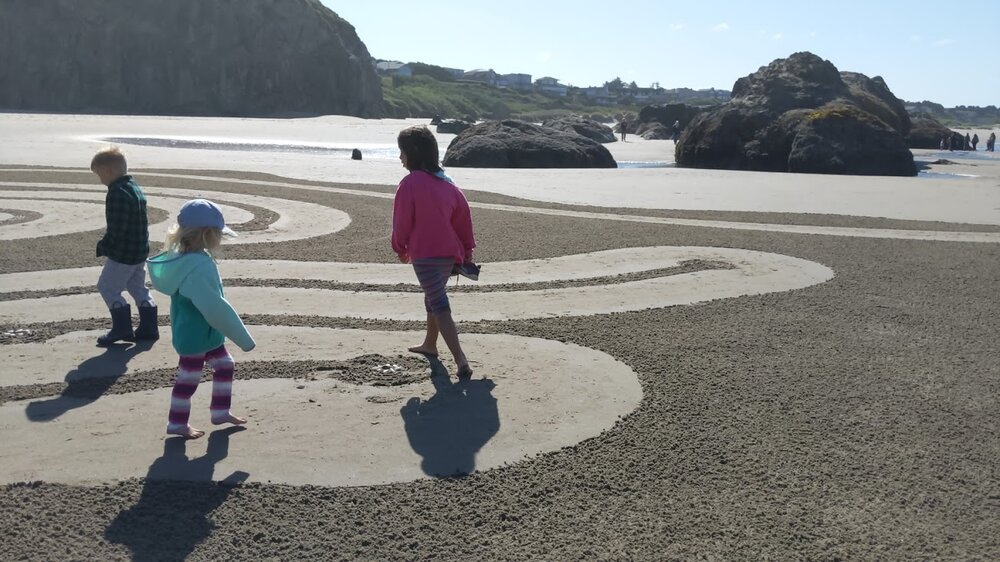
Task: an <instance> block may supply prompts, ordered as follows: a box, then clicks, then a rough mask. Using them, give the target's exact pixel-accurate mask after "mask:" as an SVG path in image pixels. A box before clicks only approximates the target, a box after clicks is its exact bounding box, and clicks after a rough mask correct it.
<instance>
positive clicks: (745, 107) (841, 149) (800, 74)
mask: <svg viewBox="0 0 1000 562" xmlns="http://www.w3.org/2000/svg"><path fill="white" fill-rule="evenodd" d="M909 132H910V118H909V115H907V113H906V108H905V107H904V105H903V102H902V101H900V100H899V99H898V98H896V96H894V95H893V94H892V92H891V91H889V88H888V86H886V84H885V81H883V80H882V78H881V77H875V78H868V77H867V76H865V75H863V74H858V73H854V72H840V71H838V70H837V68H836V67H835V66H834V65H833V64H832V63H831V62H830V61H826V60H823V59H821V58H820V57H818V56H816V55H814V54H812V53H807V52H803V53H795V54H793V55H792V56H790V57H788V58H787V59H778V60H776V61H774V62H772V63H771V64H769V65H768V66H766V67H762V68H761V69H760V70H758V71H757V72H755V73H753V74H751V75H749V76H746V77H744V78H740V79H739V80H737V81H736V84H735V85H734V86H733V96H732V100H731V101H729V102H728V103H726V104H723V105H721V106H719V107H717V108H713V109H710V110H708V111H706V112H704V113H702V114H700V115H699V116H697V117H695V118H694V119H693V120H692V122H691V124H690V125H689V126H688V127H687V128H686V129H685V130H684V133H683V134H682V135H681V138H680V141H679V142H678V144H677V148H676V158H677V164H678V165H679V166H682V167H689V168H719V169H731V170H761V171H776V172H802V173H820V174H859V175H887V176H914V175H916V174H917V168H916V165H915V164H914V162H913V155H912V154H911V153H910V151H909V149H908V148H907V146H906V142H905V140H904V139H905V137H906V135H908V134H909Z"/></svg>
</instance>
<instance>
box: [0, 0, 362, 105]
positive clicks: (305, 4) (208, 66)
mask: <svg viewBox="0 0 1000 562" xmlns="http://www.w3.org/2000/svg"><path fill="white" fill-rule="evenodd" d="M0 108H2V109H8V110H33V111H58V112H95V113H96V112H99V113H139V114H163V115H221V116H295V115H322V114H341V115H355V116H360V117H377V116H380V115H381V114H382V87H381V82H380V81H379V79H378V76H377V75H376V74H375V71H374V68H373V66H372V61H371V56H370V55H369V53H368V49H367V48H366V47H365V45H364V43H362V42H361V40H360V39H359V38H358V36H357V33H355V31H354V27H352V26H351V25H350V24H349V23H348V22H346V21H345V20H343V19H341V18H340V17H339V16H337V14H335V13H334V12H332V11H330V10H329V9H328V8H326V7H325V6H323V5H322V4H320V2H319V0H45V1H44V2H41V1H38V0H2V2H0Z"/></svg>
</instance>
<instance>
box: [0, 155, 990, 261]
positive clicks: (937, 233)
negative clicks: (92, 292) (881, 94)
mask: <svg viewBox="0 0 1000 562" xmlns="http://www.w3.org/2000/svg"><path fill="white" fill-rule="evenodd" d="M39 171H43V172H46V173H80V172H81V171H83V170H67V169H49V170H38V169H31V168H25V169H21V168H7V169H2V170H0V172H39ZM142 175H143V176H147V177H160V178H180V179H188V180H201V181H216V182H227V183H238V184H243V185H260V186H267V187H286V188H292V189H303V190H307V191H322V192H326V193H338V194H343V195H358V196H362V197H375V198H379V199H392V198H393V195H392V194H391V193H379V192H375V191H366V190H363V189H347V188H342V187H328V186H316V185H307V184H300V183H292V182H275V181H265V180H250V179H240V178H232V177H217V176H207V175H193V174H177V173H161V172H143V173H142ZM5 184H7V185H25V184H12V183H9V182H0V185H5ZM144 189H145V188H144ZM469 205H470V206H471V207H473V208H477V209H490V210H494V211H506V212H515V213H530V214H539V215H549V216H561V217H575V218H585V219H596V220H611V221H622V222H638V223H647V224H661V225H673V226H689V227H698V228H722V229H733V230H753V231H760V232H782V233H786V234H810V235H820V236H848V237H855V238H890V239H899V240H923V241H932V242H974V243H986V244H998V243H1000V232H949V231H943V230H906V229H894V228H858V227H847V226H812V225H798V224H773V223H755V222H736V221H720V220H704V219H681V218H668V217H649V216H643V215H630V214H619V213H599V212H591V211H569V210H562V209H546V208H542V207H531V206H521V205H501V204H495V203H473V202H470V203H469ZM262 206H263V205H262Z"/></svg>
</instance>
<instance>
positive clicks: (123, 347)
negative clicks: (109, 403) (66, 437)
mask: <svg viewBox="0 0 1000 562" xmlns="http://www.w3.org/2000/svg"><path fill="white" fill-rule="evenodd" d="M153 343H155V342H152V341H140V342H136V343H134V344H115V345H112V346H110V347H107V348H105V349H104V352H103V353H101V354H100V355H98V356H96V357H91V358H90V359H87V360H86V361H84V362H83V363H80V365H79V366H78V367H77V368H76V369H73V370H72V371H70V372H69V373H66V379H65V380H66V388H64V389H63V391H62V393H61V394H60V395H59V396H57V397H55V398H49V399H47V400H36V401H34V402H31V403H29V404H28V406H27V408H25V411H24V413H25V415H26V416H27V417H28V419H29V420H31V421H33V422H47V421H52V420H54V419H56V418H58V417H59V416H61V415H63V414H65V413H66V412H68V411H70V410H73V409H75V408H82V407H84V406H86V405H87V404H91V403H93V402H95V401H97V399H98V398H100V397H101V396H103V395H104V393H105V392H107V391H108V389H109V388H111V386H112V385H114V384H115V382H117V381H118V379H119V378H121V376H122V375H124V374H125V372H126V371H127V370H128V362H129V361H131V360H132V358H133V357H135V356H136V355H138V354H140V353H142V352H144V351H149V349H150V348H152V347H153Z"/></svg>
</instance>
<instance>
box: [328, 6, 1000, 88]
mask: <svg viewBox="0 0 1000 562" xmlns="http://www.w3.org/2000/svg"><path fill="white" fill-rule="evenodd" d="M323 2H324V3H325V4H326V5H327V6H329V7H330V8H332V9H333V10H334V11H335V12H337V13H338V14H339V15H340V16H341V17H343V18H344V19H346V20H347V21H349V22H350V23H351V24H353V25H354V27H355V28H356V29H357V31H358V35H359V36H360V37H361V40H362V41H364V42H365V44H366V45H367V46H368V50H369V51H370V52H371V54H372V56H374V57H377V58H383V59H394V60H401V61H404V62H414V61H419V62H427V63H431V64H438V65H441V66H450V67H456V68H463V69H471V68H493V69H495V70H496V71H497V72H525V73H528V74H531V75H533V77H535V78H538V77H541V76H554V77H556V78H559V79H561V80H562V81H563V82H564V83H568V84H572V85H574V86H587V85H599V84H602V83H604V82H605V81H608V80H610V79H612V78H614V77H615V76H620V77H621V78H622V79H623V80H625V81H626V82H630V81H633V80H634V81H635V82H636V83H638V84H639V85H640V86H648V85H650V84H651V83H653V82H659V83H660V85H662V86H663V87H665V88H674V87H690V88H696V89H697V88H710V87H714V88H722V89H726V90H728V89H731V88H732V85H733V82H734V81H735V80H736V79H737V78H739V77H741V76H745V75H747V74H749V73H751V72H753V71H755V70H757V68H758V67H760V66H763V65H766V64H767V63H769V62H771V61H772V60H774V59H776V58H781V57H785V56H788V55H789V54H791V53H794V52H796V51H802V50H808V51H812V52H814V53H816V54H817V55H819V56H821V57H823V58H825V59H828V60H830V61H831V62H833V64H835V65H836V66H837V68H839V69H840V70H851V71H855V72H862V73H864V74H867V75H869V76H877V75H880V76H882V77H883V78H885V80H886V82H887V83H888V84H889V87H890V88H891V89H892V91H893V93H895V94H896V96H897V97H900V98H902V99H905V100H908V101H920V100H925V99H927V100H931V101H936V102H938V103H942V104H944V105H945V106H948V107H951V106H955V105H1000V0H969V1H966V2H951V1H946V0H942V1H938V2H929V1H924V0H909V1H899V0H868V1H857V0H842V1H837V0H830V1H826V2H813V1H809V0H798V1H791V0H789V1H774V0H745V1H743V0H740V1H735V0H722V1H716V2H702V1H700V0H686V1H684V2H675V1H662V0H661V1H656V0H631V1H624V0H621V1H618V2H608V1H604V2H598V1H595V0H574V1H571V2H570V1H565V0H531V1H528V0H505V1H499V0H486V1H483V0H467V1H459V0H454V1H436V0H424V1H415V0H410V1H405V2H404V1H399V0H368V1H360V0H323Z"/></svg>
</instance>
